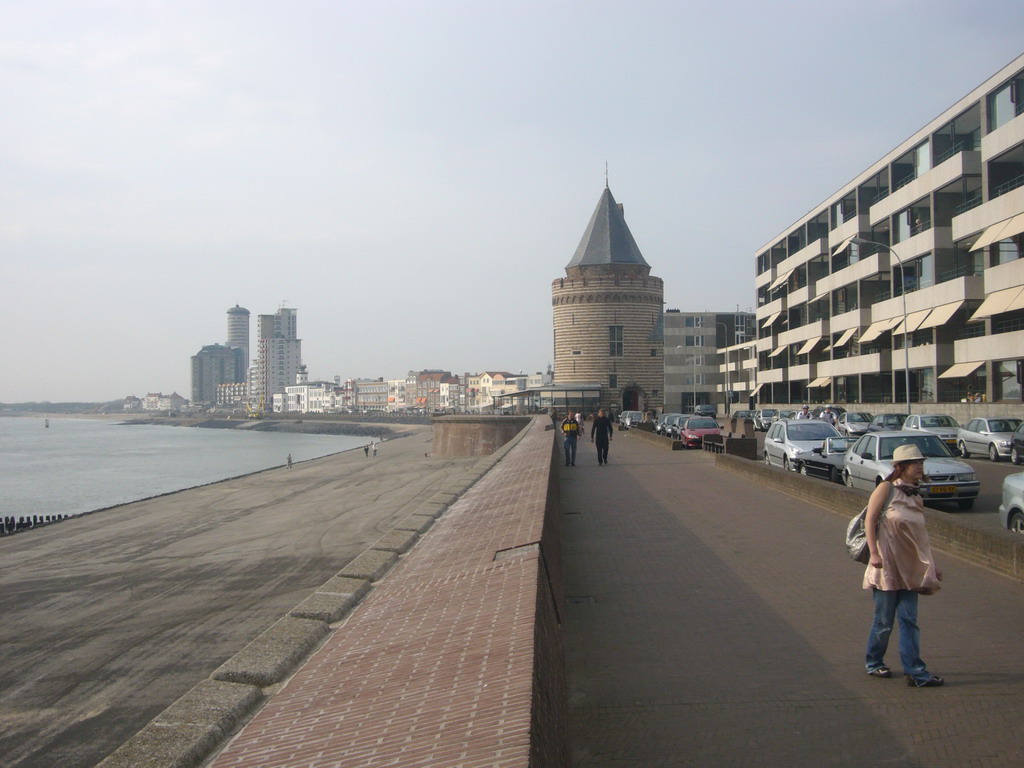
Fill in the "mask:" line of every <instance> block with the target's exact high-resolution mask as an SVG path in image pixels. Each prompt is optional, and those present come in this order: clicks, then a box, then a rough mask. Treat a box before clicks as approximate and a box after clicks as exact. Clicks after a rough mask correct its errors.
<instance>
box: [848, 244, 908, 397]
mask: <svg viewBox="0 0 1024 768" xmlns="http://www.w3.org/2000/svg"><path fill="white" fill-rule="evenodd" d="M850 243H856V244H857V245H874V246H878V247H879V248H885V250H887V251H888V252H889V253H891V254H892V255H893V256H895V257H896V263H898V264H899V265H900V282H901V283H902V285H901V286H900V297H901V298H902V299H903V389H904V394H905V395H906V399H907V415H908V416H909V415H910V324H909V323H908V322H907V283H906V276H907V274H906V269H907V268H906V266H905V265H904V264H903V259H901V258H900V255H899V254H898V253H896V251H894V250H893V249H892V248H890V247H889V246H888V245H886V244H885V243H876V242H875V241H874V240H866V239H865V238H863V237H849V238H847V239H846V240H845V241H843V244H842V245H840V246H839V248H837V249H836V253H840V252H842V251H845V250H846V249H847V248H848V247H849V246H850Z"/></svg>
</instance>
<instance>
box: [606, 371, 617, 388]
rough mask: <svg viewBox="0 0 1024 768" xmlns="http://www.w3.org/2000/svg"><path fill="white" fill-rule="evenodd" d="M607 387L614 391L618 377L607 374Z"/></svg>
mask: <svg viewBox="0 0 1024 768" xmlns="http://www.w3.org/2000/svg"><path fill="white" fill-rule="evenodd" d="M608 386H609V387H611V388H612V389H615V388H616V387H618V386H619V377H618V375H616V374H614V373H609V374H608Z"/></svg>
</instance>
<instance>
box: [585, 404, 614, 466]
mask: <svg viewBox="0 0 1024 768" xmlns="http://www.w3.org/2000/svg"><path fill="white" fill-rule="evenodd" d="M611 441H612V420H611V419H609V418H608V417H607V416H605V414H604V408H600V409H598V411H597V418H596V419H594V423H593V424H591V425H590V442H592V443H597V463H598V465H601V464H607V463H608V444H609V443H610V442H611Z"/></svg>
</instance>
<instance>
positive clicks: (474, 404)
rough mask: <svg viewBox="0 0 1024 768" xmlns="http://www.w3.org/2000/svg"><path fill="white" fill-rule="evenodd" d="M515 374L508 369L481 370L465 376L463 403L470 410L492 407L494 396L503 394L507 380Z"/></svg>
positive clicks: (506, 388) (483, 409)
mask: <svg viewBox="0 0 1024 768" xmlns="http://www.w3.org/2000/svg"><path fill="white" fill-rule="evenodd" d="M514 378H515V375H514V374H511V373H509V372H508V371H483V372H482V373H467V374H466V376H465V389H466V396H465V401H466V402H465V405H466V408H467V409H468V410H470V411H485V410H490V409H491V408H493V407H494V398H495V396H500V395H503V394H505V392H506V391H507V390H508V387H507V382H508V381H509V380H511V379H514Z"/></svg>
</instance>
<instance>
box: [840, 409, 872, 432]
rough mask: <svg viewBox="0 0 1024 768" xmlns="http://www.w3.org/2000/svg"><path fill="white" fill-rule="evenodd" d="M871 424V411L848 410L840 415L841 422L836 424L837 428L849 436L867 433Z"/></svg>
mask: <svg viewBox="0 0 1024 768" xmlns="http://www.w3.org/2000/svg"><path fill="white" fill-rule="evenodd" d="M869 424H871V414H870V413H865V412H864V411H847V412H846V413H844V414H841V415H840V416H839V423H838V424H836V429H838V430H839V431H840V432H841V433H842V434H844V435H846V436H847V437H860V436H861V435H863V434H867V431H868V425H869Z"/></svg>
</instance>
